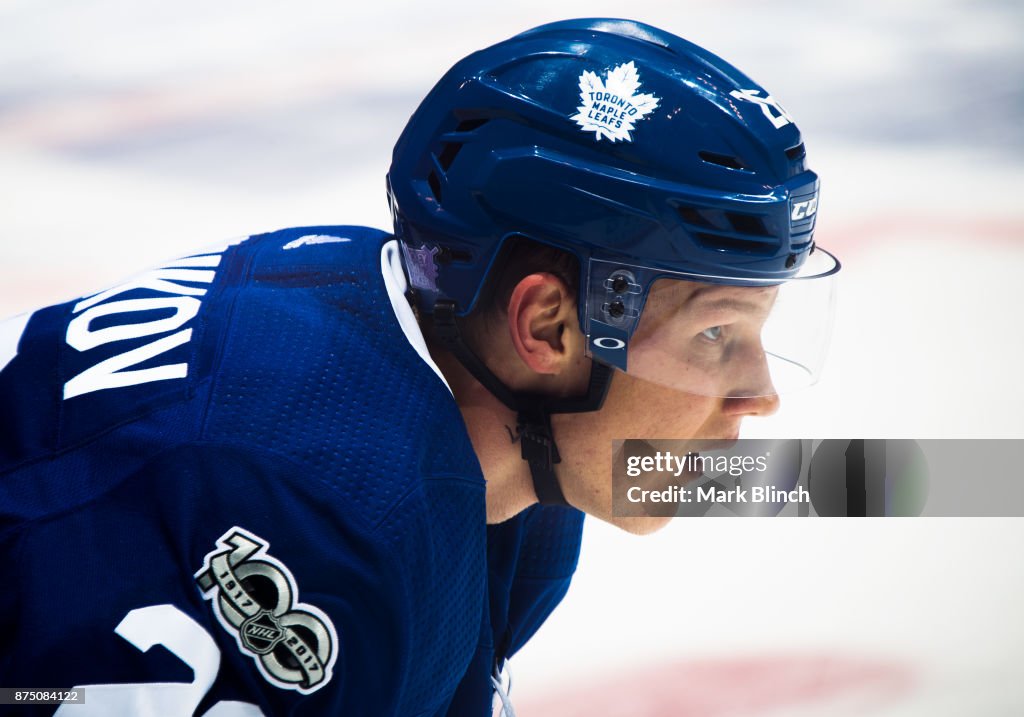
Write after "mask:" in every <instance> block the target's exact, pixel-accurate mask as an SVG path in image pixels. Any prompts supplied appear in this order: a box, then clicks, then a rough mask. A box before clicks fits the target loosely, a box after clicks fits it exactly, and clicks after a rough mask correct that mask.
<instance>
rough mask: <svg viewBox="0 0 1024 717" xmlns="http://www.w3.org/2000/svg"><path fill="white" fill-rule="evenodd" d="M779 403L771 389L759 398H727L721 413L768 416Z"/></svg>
mask: <svg viewBox="0 0 1024 717" xmlns="http://www.w3.org/2000/svg"><path fill="white" fill-rule="evenodd" d="M781 403H782V402H781V401H780V400H779V394H777V393H775V391H774V389H773V390H772V391H771V393H765V394H764V395H761V396H729V397H727V398H726V399H725V401H724V403H723V404H722V412H723V413H724V414H726V415H727V416H739V417H743V416H770V415H772V414H773V413H775V412H776V411H778V410H779V405H780V404H781Z"/></svg>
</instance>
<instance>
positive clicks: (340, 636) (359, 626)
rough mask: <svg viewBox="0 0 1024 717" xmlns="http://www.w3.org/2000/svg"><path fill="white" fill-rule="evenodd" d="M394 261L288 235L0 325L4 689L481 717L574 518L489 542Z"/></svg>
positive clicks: (468, 468) (44, 710)
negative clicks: (495, 676) (500, 664)
mask: <svg viewBox="0 0 1024 717" xmlns="http://www.w3.org/2000/svg"><path fill="white" fill-rule="evenodd" d="M399 254H400V252H399V251H398V247H397V243H396V242H395V241H394V240H393V239H392V238H391V237H390V236H389V235H387V234H384V233H382V232H379V231H375V230H371V229H366V228H361V227H315V228H304V229H289V230H284V231H279V232H274V233H271V234H264V235H260V236H255V237H251V238H249V239H247V240H244V241H241V242H238V243H236V244H234V245H230V246H227V247H224V248H222V249H220V250H217V251H210V252H207V253H202V254H198V255H195V256H191V257H186V258H184V259H180V260H177V261H174V262H169V263H167V264H166V265H165V266H163V267H161V268H158V269H155V270H153V271H149V272H147V273H144V274H142V275H140V276H138V277H135V278H134V279H132V280H130V281H128V282H126V283H125V284H123V285H120V286H117V287H114V288H113V289H110V290H107V291H104V292H101V293H99V294H97V295H95V296H91V297H86V298H83V299H79V300H76V301H72V302H69V303H66V304H61V305H58V306H53V307H49V308H46V309H42V310H40V311H37V312H35V313H34V314H32V315H31V316H26V317H21V318H17V319H15V320H13V321H8V322H6V323H4V324H0V687H62V688H67V687H73V686H80V687H84V693H85V698H86V701H85V704H83V705H76V706H74V707H70V706H66V707H61V708H60V709H59V710H58V713H59V714H61V715H63V714H65V711H67V712H66V713H67V714H69V715H71V717H76V716H79V717H84V716H85V715H111V714H132V715H148V714H154V715H162V716H165V717H178V716H184V715H208V716H209V717H218V716H220V717H225V716H226V715H258V714H264V715H278V714H292V715H327V714H337V715H372V716H375V717H382V716H385V715H444V714H452V715H484V714H489V713H490V704H491V681H490V675H491V674H492V672H493V670H494V666H495V663H496V662H497V661H500V660H502V659H503V658H504V657H506V656H508V655H511V654H513V653H514V652H515V651H516V650H518V649H519V648H520V647H521V646H522V645H523V644H524V643H525V642H526V640H527V639H529V637H530V636H531V635H532V634H533V633H534V631H535V630H536V629H537V628H538V627H539V626H540V624H541V623H542V622H543V621H544V619H545V618H546V617H547V615H548V614H549V613H550V612H551V610H552V609H554V607H555V605H556V604H557V603H558V602H559V601H560V600H561V598H562V596H563V595H564V593H565V591H566V589H567V588H568V584H569V580H570V578H571V575H572V572H573V570H574V569H575V566H576V560H577V557H578V552H579V543H580V533H581V529H582V514H580V513H579V512H578V511H575V510H572V509H568V508H541V507H539V506H535V507H533V508H530V509H528V510H526V511H524V512H523V513H520V514H519V515H517V516H516V517H514V518H513V519H511V520H509V521H507V522H505V523H502V524H500V525H494V526H486V524H485V523H486V520H485V518H486V512H485V501H484V489H485V484H484V479H483V476H482V474H481V470H480V466H479V463H478V462H477V459H476V456H475V454H474V453H473V450H472V446H471V444H470V441H469V438H468V436H467V434H466V430H465V426H464V424H463V422H462V417H461V414H460V413H459V410H458V407H457V406H456V404H455V402H454V400H453V398H452V395H451V393H450V391H449V389H448V387H447V385H446V384H445V382H444V380H443V378H442V376H441V374H440V373H439V372H438V371H437V369H436V367H435V366H434V365H433V363H432V361H430V357H429V354H428V353H427V351H426V347H425V345H424V343H423V337H422V335H421V334H420V333H419V330H418V327H417V326H416V323H415V319H414V317H413V314H412V310H411V309H410V307H409V304H408V303H407V301H406V300H405V298H404V295H403V292H404V291H405V288H406V285H405V276H404V274H403V273H402V271H401V265H400V260H399ZM37 709H38V710H39V713H40V714H52V713H53V712H54V710H55V709H56V708H55V707H52V706H50V707H40V708H37ZM4 710H13V711H16V713H17V714H23V713H28V709H27V708H25V707H13V708H12V707H2V706H0V713H2V712H3V711H4Z"/></svg>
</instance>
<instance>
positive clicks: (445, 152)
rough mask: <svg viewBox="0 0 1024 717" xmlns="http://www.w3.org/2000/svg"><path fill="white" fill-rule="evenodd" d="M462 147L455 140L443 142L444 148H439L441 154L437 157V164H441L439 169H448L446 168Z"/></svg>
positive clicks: (450, 164)
mask: <svg viewBox="0 0 1024 717" xmlns="http://www.w3.org/2000/svg"><path fill="white" fill-rule="evenodd" d="M460 149H462V145H461V144H458V143H455V142H445V144H444V148H443V149H442V150H441V154H439V155H438V157H437V162H438V164H440V165H441V169H443V170H444V171H446V172H447V171H448V168H449V167H451V166H452V162H454V161H455V157H456V155H458V153H459V150H460Z"/></svg>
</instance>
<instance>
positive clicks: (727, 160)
mask: <svg viewBox="0 0 1024 717" xmlns="http://www.w3.org/2000/svg"><path fill="white" fill-rule="evenodd" d="M697 154H698V155H699V156H700V158H701V159H703V160H704V161H705V162H707V163H708V164H717V165H718V166H719V167H725V168H726V169H743V170H745V169H746V168H747V166H746V165H745V164H743V162H741V161H740V160H739V158H738V157H730V156H729V155H727V154H718V153H717V152H706V151H703V150H702V151H700V152H698V153H697Z"/></svg>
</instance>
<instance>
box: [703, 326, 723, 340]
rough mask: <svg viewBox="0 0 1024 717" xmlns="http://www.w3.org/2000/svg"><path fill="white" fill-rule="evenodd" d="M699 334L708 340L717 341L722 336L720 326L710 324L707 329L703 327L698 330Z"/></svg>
mask: <svg viewBox="0 0 1024 717" xmlns="http://www.w3.org/2000/svg"><path fill="white" fill-rule="evenodd" d="M700 335H701V336H703V337H704V338H706V339H707V340H708V341H718V339H720V338H721V337H722V327H721V326H712V327H711V328H709V329H704V330H703V331H701V332H700Z"/></svg>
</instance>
